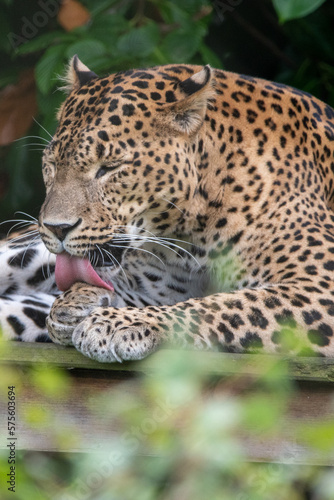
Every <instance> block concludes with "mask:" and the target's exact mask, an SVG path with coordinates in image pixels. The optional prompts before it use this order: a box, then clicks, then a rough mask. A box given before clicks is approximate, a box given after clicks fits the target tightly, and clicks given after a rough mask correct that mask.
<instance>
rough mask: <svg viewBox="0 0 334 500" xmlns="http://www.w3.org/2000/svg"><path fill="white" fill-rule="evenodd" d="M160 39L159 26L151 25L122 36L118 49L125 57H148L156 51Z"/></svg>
mask: <svg viewBox="0 0 334 500" xmlns="http://www.w3.org/2000/svg"><path fill="white" fill-rule="evenodd" d="M159 37H160V34H159V28H158V26H157V25H156V24H155V23H150V24H147V25H146V26H142V27H141V28H135V29H133V30H131V31H130V32H129V33H126V34H125V35H123V36H121V37H120V38H119V40H118V43H117V49H118V51H119V52H120V53H121V54H124V55H125V56H131V57H146V56H148V55H150V54H151V53H152V52H153V51H154V49H155V47H156V45H157V44H158V42H159Z"/></svg>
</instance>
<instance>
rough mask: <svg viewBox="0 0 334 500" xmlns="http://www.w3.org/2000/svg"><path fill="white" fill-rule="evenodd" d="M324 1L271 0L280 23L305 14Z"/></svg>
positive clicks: (315, 8)
mask: <svg viewBox="0 0 334 500" xmlns="http://www.w3.org/2000/svg"><path fill="white" fill-rule="evenodd" d="M324 2H325V0H273V4H274V7H275V10H276V12H277V15H278V17H279V20H280V22H281V23H284V22H285V21H290V20H291V19H298V18H300V17H304V16H307V15H308V14H311V12H314V11H315V10H317V8H318V7H320V5H322V4H323V3H324Z"/></svg>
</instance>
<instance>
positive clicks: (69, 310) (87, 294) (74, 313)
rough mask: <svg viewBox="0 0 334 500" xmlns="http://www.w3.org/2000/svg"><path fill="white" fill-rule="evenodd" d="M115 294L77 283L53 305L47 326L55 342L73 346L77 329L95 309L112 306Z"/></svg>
mask: <svg viewBox="0 0 334 500" xmlns="http://www.w3.org/2000/svg"><path fill="white" fill-rule="evenodd" d="M114 299H115V293H114V292H111V291H109V290H106V289H105V288H100V287H97V286H93V285H87V284H86V283H75V284H74V285H72V286H71V288H70V289H69V290H67V291H66V292H65V293H63V294H62V295H60V296H59V297H58V298H57V299H56V300H55V301H54V303H53V306H52V308H51V311H50V314H49V316H48V317H47V319H46V325H47V328H48V331H49V334H50V337H51V339H52V341H53V342H55V343H57V344H64V345H71V344H72V334H73V331H74V329H75V327H76V326H77V325H78V324H79V323H80V322H81V321H82V320H83V319H85V318H86V317H87V316H88V315H89V314H90V313H91V312H92V311H93V310H94V309H95V308H97V307H100V306H103V307H105V306H110V305H112V304H113V301H114Z"/></svg>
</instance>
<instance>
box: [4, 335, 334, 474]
mask: <svg viewBox="0 0 334 500" xmlns="http://www.w3.org/2000/svg"><path fill="white" fill-rule="evenodd" d="M1 344H3V345H4V344H5V343H1ZM172 356H173V351H169V350H162V351H159V352H158V353H156V354H154V355H153V356H151V357H149V358H147V359H146V360H144V361H140V362H132V363H124V364H121V365H120V364H100V363H97V362H94V361H92V360H90V359H88V358H85V357H83V356H82V355H81V354H80V353H78V352H77V351H76V350H75V349H74V348H67V347H61V346H57V345H53V344H28V343H27V344H23V343H22V344H20V343H6V346H5V347H4V348H2V347H1V345H0V375H1V377H2V380H1V383H0V390H1V395H0V429H1V432H0V449H5V448H6V447H7V445H8V442H9V436H8V432H7V417H8V412H7V410H8V406H7V405H8V401H7V386H11V385H15V386H16V434H15V437H17V441H16V448H17V449H28V450H47V451H69V452H86V451H99V450H102V449H105V448H108V446H109V445H110V446H113V443H114V442H115V437H117V436H118V434H119V433H120V432H124V428H123V430H122V431H120V427H119V422H118V421H117V419H113V418H109V415H108V405H106V408H107V410H106V409H105V408H102V407H103V404H101V402H102V401H104V400H106V399H107V398H110V391H111V390H112V389H117V388H119V389H120V390H121V391H122V397H123V403H124V401H126V402H127V403H129V404H130V403H131V400H132V398H135V397H136V391H137V382H138V378H140V375H141V374H148V375H149V376H150V377H154V376H155V374H156V373H157V371H158V370H161V369H163V367H168V365H169V363H170V359H171V357H172ZM182 356H184V360H185V362H186V363H188V364H189V363H191V364H193V365H194V366H199V365H200V364H201V363H204V364H205V367H206V368H205V369H206V370H207V372H208V375H210V376H212V377H213V378H214V380H215V383H214V384H213V385H212V386H211V388H210V389H209V390H207V391H205V394H204V393H203V404H205V402H206V401H208V398H212V397H215V398H217V397H218V398H219V397H223V396H224V397H226V391H228V392H229V393H231V394H232V393H233V394H236V393H239V395H240V397H241V398H242V397H247V396H249V394H250V392H251V391H252V390H253V384H252V383H251V381H253V380H256V378H257V377H259V375H261V374H262V373H263V367H264V366H265V365H266V363H267V364H269V365H270V364H272V363H273V360H276V358H275V357H266V356H262V355H237V354H221V353H208V352H198V351H197V352H193V351H184V352H182ZM31 366H32V367H34V369H36V370H37V371H38V370H39V369H42V370H44V373H45V374H47V373H48V372H50V373H52V371H53V369H54V368H57V367H61V368H64V369H65V371H66V374H69V380H70V387H69V388H68V389H65V390H64V391H62V390H61V391H57V387H54V388H52V387H51V385H52V384H51V385H50V387H45V388H43V387H39V386H34V384H32V383H31V380H32V377H33V375H31V373H30V372H29V367H31ZM288 366H289V368H288V378H289V379H290V380H292V381H293V384H294V386H295V388H296V390H295V391H294V393H293V396H292V398H291V401H290V403H289V409H288V411H287V413H286V414H285V415H284V422H282V424H283V425H282V426H281V427H282V432H281V433H280V435H279V436H277V435H274V436H270V435H266V436H262V435H261V433H260V434H259V435H258V434H256V433H254V432H249V429H247V428H245V429H244V435H243V439H242V444H243V447H244V450H245V453H246V457H247V459H249V460H255V461H280V462H286V463H302V464H306V463H314V464H322V465H334V442H333V449H332V450H328V449H327V450H325V451H320V450H314V449H309V448H306V447H305V443H303V442H301V441H300V439H299V437H298V432H296V430H298V428H299V426H301V425H304V424H309V425H311V426H312V425H314V426H317V425H318V422H319V420H320V419H321V420H322V421H325V422H328V424H329V425H331V424H332V423H333V424H334V359H320V358H298V359H294V360H289V362H288ZM57 373H58V372H57ZM4 374H5V376H4ZM240 374H241V378H240V377H239V378H238V376H239V375H240ZM57 376H59V373H58V375H57ZM37 380H38V378H37ZM46 380H48V378H47V376H46ZM50 380H51V382H52V380H53V379H52V377H51V379H50ZM235 380H236V381H237V382H234V381H235ZM124 382H127V383H126V384H124ZM52 383H54V381H53V382H52ZM270 397H273V396H272V394H271V396H270ZM108 404H109V408H110V404H111V403H110V401H109V403H108ZM115 404H117V400H115ZM99 406H101V408H102V410H101V413H99V412H98V411H96V409H97V408H99ZM27 415H28V418H27ZM29 415H30V416H31V418H30V419H29ZM36 415H37V416H36ZM56 423H57V424H56ZM147 425H148V424H147ZM178 425H179V426H180V427H182V425H186V423H183V422H179V423H178ZM77 436H80V439H79V438H77ZM330 437H331V436H329V439H330Z"/></svg>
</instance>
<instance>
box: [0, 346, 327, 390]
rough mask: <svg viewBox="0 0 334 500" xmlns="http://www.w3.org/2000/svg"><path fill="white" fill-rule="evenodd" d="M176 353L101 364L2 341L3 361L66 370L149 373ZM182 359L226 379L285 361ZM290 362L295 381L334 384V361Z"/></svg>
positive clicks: (70, 351) (68, 350) (199, 355)
mask: <svg viewBox="0 0 334 500" xmlns="http://www.w3.org/2000/svg"><path fill="white" fill-rule="evenodd" d="M173 352H175V351H170V350H168V349H161V350H160V351H158V352H157V353H155V354H153V355H151V356H150V357H148V358H146V359H145V360H142V361H138V362H134V361H131V362H123V363H121V364H119V363H99V362H97V361H93V360H91V359H89V358H87V357H85V356H83V355H82V354H81V353H79V352H78V351H76V350H75V349H74V348H73V347H65V346H60V345H56V344H42V343H40V344H37V343H28V342H24V343H19V342H2V348H1V349H0V362H1V363H10V364H12V363H14V364H15V363H17V364H20V365H25V364H32V363H46V364H48V365H50V366H59V367H63V368H81V369H82V368H83V369H88V370H102V371H116V372H117V371H125V372H140V373H141V372H143V373H149V372H152V371H155V370H156V369H157V368H158V369H160V368H161V367H163V366H164V365H168V364H169V362H170V358H171V356H172V355H173ZM182 356H183V357H184V359H185V361H186V362H190V361H191V362H193V363H194V365H195V366H196V365H198V364H199V363H204V364H205V365H206V366H208V367H209V368H208V369H209V372H210V373H212V374H215V375H222V376H223V375H233V374H238V373H241V372H242V373H245V374H249V375H257V374H259V373H262V371H263V366H264V364H265V363H268V362H269V363H272V361H273V360H277V361H279V360H281V359H285V358H282V357H279V356H265V355H262V354H229V353H217V352H208V351H190V350H184V351H182ZM286 359H287V361H288V364H289V374H290V377H291V378H293V379H296V380H311V381H315V382H332V381H334V358H318V357H314V358H313V357H311V358H310V357H300V358H291V359H289V358H286Z"/></svg>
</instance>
